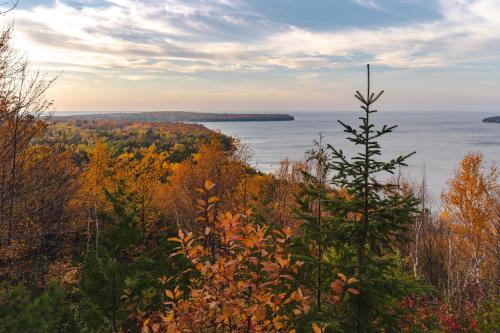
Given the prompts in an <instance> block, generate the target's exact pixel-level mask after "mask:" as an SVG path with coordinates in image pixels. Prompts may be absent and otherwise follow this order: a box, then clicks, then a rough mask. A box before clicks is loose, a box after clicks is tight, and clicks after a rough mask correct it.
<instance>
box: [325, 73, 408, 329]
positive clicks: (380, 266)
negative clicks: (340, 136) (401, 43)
mask: <svg viewBox="0 0 500 333" xmlns="http://www.w3.org/2000/svg"><path fill="white" fill-rule="evenodd" d="M367 73H368V75H367V81H368V86H367V92H366V95H363V94H362V93H360V92H359V91H357V92H356V95H355V97H356V98H357V99H358V100H359V101H360V102H361V103H362V105H361V109H363V115H362V116H361V117H359V119H360V121H361V124H360V125H359V126H358V128H355V127H352V126H350V125H347V124H345V123H343V122H341V121H339V123H340V124H341V125H342V126H343V128H344V132H346V133H347V134H348V136H347V139H348V140H349V141H351V142H352V143H354V145H355V148H361V149H360V150H359V151H358V152H357V153H356V154H355V155H354V156H352V157H348V156H346V155H345V154H344V152H343V151H342V150H338V149H336V148H334V147H332V146H331V145H329V149H330V151H331V155H332V159H331V163H330V165H329V167H330V169H331V170H332V172H333V178H332V184H333V185H334V189H335V190H336V191H337V193H338V195H336V196H335V197H334V199H333V200H330V201H329V202H328V207H327V209H328V210H329V211H330V212H331V214H332V216H334V219H335V220H336V223H333V224H332V228H333V229H334V230H335V239H336V241H337V248H336V253H335V261H336V264H338V267H339V270H341V271H342V272H344V273H347V274H350V275H354V276H355V277H356V278H358V279H359V280H360V284H359V289H360V295H359V296H358V297H355V298H353V300H352V304H353V310H354V314H355V315H354V317H355V320H353V327H351V328H350V330H355V331H357V332H373V331H377V330H379V329H380V327H385V329H391V325H392V324H390V323H388V322H387V321H388V320H389V319H391V318H396V317H397V316H394V314H393V315H392V316H389V315H388V312H392V310H393V309H391V304H393V303H395V302H397V300H398V299H399V297H398V296H402V295H403V294H404V290H403V289H404V287H405V283H403V281H401V280H402V277H401V273H399V267H398V262H397V256H396V255H395V252H396V251H397V248H398V246H400V245H401V244H402V243H404V242H405V241H406V240H405V239H404V238H403V236H402V235H405V234H407V233H406V230H407V228H408V227H409V225H410V224H411V222H412V218H411V214H412V212H414V210H415V206H416V204H417V200H416V199H415V198H414V197H413V196H411V195H404V194H402V191H401V189H400V188H399V185H398V184H391V183H389V182H383V181H381V180H380V176H382V175H384V174H393V173H394V171H395V170H396V169H398V168H399V167H402V166H406V160H407V159H408V158H409V157H410V156H411V155H413V154H414V153H410V154H407V155H402V156H398V157H396V158H394V159H392V160H390V161H383V160H382V158H381V155H382V151H381V146H380V144H379V142H378V141H377V140H378V138H380V137H381V136H383V135H385V134H389V133H391V132H392V131H393V130H394V129H395V128H396V127H397V126H387V125H384V126H383V127H382V128H380V129H376V128H375V125H374V124H373V123H372V115H373V114H374V113H376V112H377V110H374V109H372V106H373V104H374V103H375V102H376V101H377V100H378V99H379V98H380V96H381V95H382V94H383V91H381V92H379V93H374V92H372V91H371V87H370V83H371V82H370V66H369V65H368V66H367ZM377 177H379V178H377ZM377 327H378V328H377ZM392 329H394V330H395V331H397V328H395V327H394V326H393V327H392Z"/></svg>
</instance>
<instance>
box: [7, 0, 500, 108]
mask: <svg viewBox="0 0 500 333" xmlns="http://www.w3.org/2000/svg"><path fill="white" fill-rule="evenodd" d="M9 1H11V2H12V1H13V0H9ZM7 6H8V4H7V5H5V6H4V8H6V7H7ZM0 21H1V22H0V23H1V24H2V25H3V26H6V25H9V24H13V25H14V29H15V32H14V39H13V45H14V46H15V47H16V48H17V49H19V50H20V52H22V53H23V54H26V57H27V58H28V59H29V61H30V63H31V64H32V67H31V68H32V69H34V70H40V71H41V72H44V73H48V75H49V76H58V79H57V80H56V82H55V84H54V86H53V87H52V88H51V90H50V91H49V92H48V98H50V99H53V100H54V108H55V111H59V112H62V111H110V110H137V111H142V110H145V111H146V110H187V111H224V112H229V111H258V112H266V111H267V112H270V111H273V112H274V111H290V112H291V111H335V110H342V111H345V110H355V109H357V108H358V106H357V103H356V100H355V99H354V97H353V95H354V92H355V90H357V89H364V86H365V82H364V79H365V73H364V71H365V65H366V64H367V63H370V64H371V65H372V68H373V85H374V86H375V88H379V89H384V90H385V91H386V94H385V95H384V98H383V99H381V100H380V103H379V104H380V105H379V108H380V109H381V110H391V111H406V110H422V111H433V110H439V111H500V110H498V107H497V106H498V105H500V0H253V1H250V0H248V1H246V0H212V1H209V0H184V1H182V0H20V2H19V6H18V7H17V8H16V9H14V10H12V11H10V12H9V13H7V14H5V15H3V16H1V17H0Z"/></svg>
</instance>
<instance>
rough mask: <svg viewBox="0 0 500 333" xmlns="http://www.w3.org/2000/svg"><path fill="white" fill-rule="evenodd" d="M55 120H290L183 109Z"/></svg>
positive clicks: (284, 115)
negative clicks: (184, 110)
mask: <svg viewBox="0 0 500 333" xmlns="http://www.w3.org/2000/svg"><path fill="white" fill-rule="evenodd" d="M54 119H55V120H57V121H74V120H128V121H145V122H216V121H291V120H294V117H293V116H291V115H289V114H272V113H267V114H264V113H248V114H247V113H203V112H183V111H156V112H119V113H101V114H82V115H71V116H56V117H54Z"/></svg>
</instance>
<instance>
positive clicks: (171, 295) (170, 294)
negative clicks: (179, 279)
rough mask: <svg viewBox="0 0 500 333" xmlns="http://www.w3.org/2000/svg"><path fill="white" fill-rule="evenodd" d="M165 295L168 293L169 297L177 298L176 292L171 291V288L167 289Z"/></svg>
mask: <svg viewBox="0 0 500 333" xmlns="http://www.w3.org/2000/svg"><path fill="white" fill-rule="evenodd" d="M165 295H167V297H168V298H170V299H175V296H174V293H173V292H171V291H170V290H168V289H167V290H165Z"/></svg>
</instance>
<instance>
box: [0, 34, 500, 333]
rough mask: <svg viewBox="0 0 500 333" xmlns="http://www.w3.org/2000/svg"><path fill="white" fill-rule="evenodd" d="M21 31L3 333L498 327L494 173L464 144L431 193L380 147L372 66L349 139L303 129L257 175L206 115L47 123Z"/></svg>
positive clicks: (3, 91) (3, 204) (9, 165)
mask: <svg viewBox="0 0 500 333" xmlns="http://www.w3.org/2000/svg"><path fill="white" fill-rule="evenodd" d="M11 37H12V28H7V29H5V30H3V32H2V33H1V35H0V281H1V282H0V331H1V332H38V333H49V332H82V333H83V332H89V333H90V332H96V333H97V332H143V333H151V332H167V333H175V332H194V333H203V332H207V333H208V332H213V333H216V332H217V333H225V332H234V333H236V332H245V333H250V332H314V333H322V332H346V333H349V332H359V333H361V332H443V333H458V332H500V302H499V285H500V284H499V283H500V261H499V260H498V258H500V243H499V230H500V185H499V174H498V170H497V167H496V166H495V165H489V164H487V163H486V162H485V158H484V156H483V155H482V154H481V153H480V152H471V153H469V154H467V155H465V156H464V157H463V160H461V161H457V167H456V171H455V172H454V173H453V174H450V175H449V181H448V186H447V188H446V189H445V190H444V191H443V193H442V195H441V197H440V201H436V200H431V199H430V195H429V193H428V190H427V185H426V180H425V179H405V178H404V177H402V176H401V173H400V170H401V169H404V167H405V166H406V164H407V163H408V161H409V160H411V158H412V155H413V152H408V154H406V155H403V156H393V157H390V158H389V159H387V158H386V157H385V155H384V156H382V154H383V147H381V145H380V144H379V143H378V141H377V140H378V139H379V138H380V137H382V136H384V137H385V136H388V137H392V138H394V140H397V135H398V134H397V132H396V133H392V132H393V130H394V129H395V126H392V125H383V126H379V125H378V124H377V113H376V111H375V110H374V104H375V103H376V104H380V101H381V100H382V97H383V94H382V93H381V92H380V93H379V92H377V91H374V90H373V89H372V87H371V79H370V68H369V67H368V68H367V70H368V77H367V87H363V90H362V91H363V92H361V91H360V92H356V99H357V100H355V101H353V106H354V105H355V104H354V102H357V103H360V104H361V109H360V111H358V112H359V113H358V115H356V116H353V119H357V120H355V121H357V123H353V124H346V123H339V124H338V126H339V127H340V128H343V130H344V131H345V135H346V140H349V141H350V143H351V144H352V150H350V151H342V150H339V149H337V148H336V147H335V146H330V145H326V144H325V143H324V140H323V138H322V137H321V136H319V137H318V138H316V139H315V138H311V150H310V151H308V152H305V157H304V160H303V161H302V162H297V163H292V162H289V161H283V162H282V163H281V165H280V166H279V168H277V169H276V171H274V172H273V173H269V174H264V173H262V172H259V171H257V170H255V169H254V168H252V167H251V166H250V164H249V153H248V149H247V148H246V147H244V146H243V145H241V144H240V143H239V142H238V141H237V140H234V139H233V138H230V137H227V136H225V135H224V134H222V133H216V132H213V131H210V130H208V129H206V128H205V127H203V126H201V125H197V124H186V123H168V122H151V123H148V122H131V121H127V120H78V119H72V120H69V119H67V120H61V121H55V120H54V119H53V118H50V116H49V114H50V111H51V110H52V103H51V101H49V100H47V97H46V96H47V95H46V92H47V90H48V89H50V86H51V85H52V83H53V79H52V78H50V77H47V76H45V75H43V74H41V73H37V72H36V71H34V70H33V69H32V68H31V67H30V65H29V64H28V63H27V61H26V59H25V58H24V56H22V55H21V53H19V52H18V51H17V50H15V49H14V48H13V47H12V43H11ZM357 116H359V119H358V118H357ZM249 126H251V125H249ZM314 139H315V140H314ZM416 153H417V154H418V152H416ZM383 179H384V181H382V180H383ZM385 179H387V180H385Z"/></svg>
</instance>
